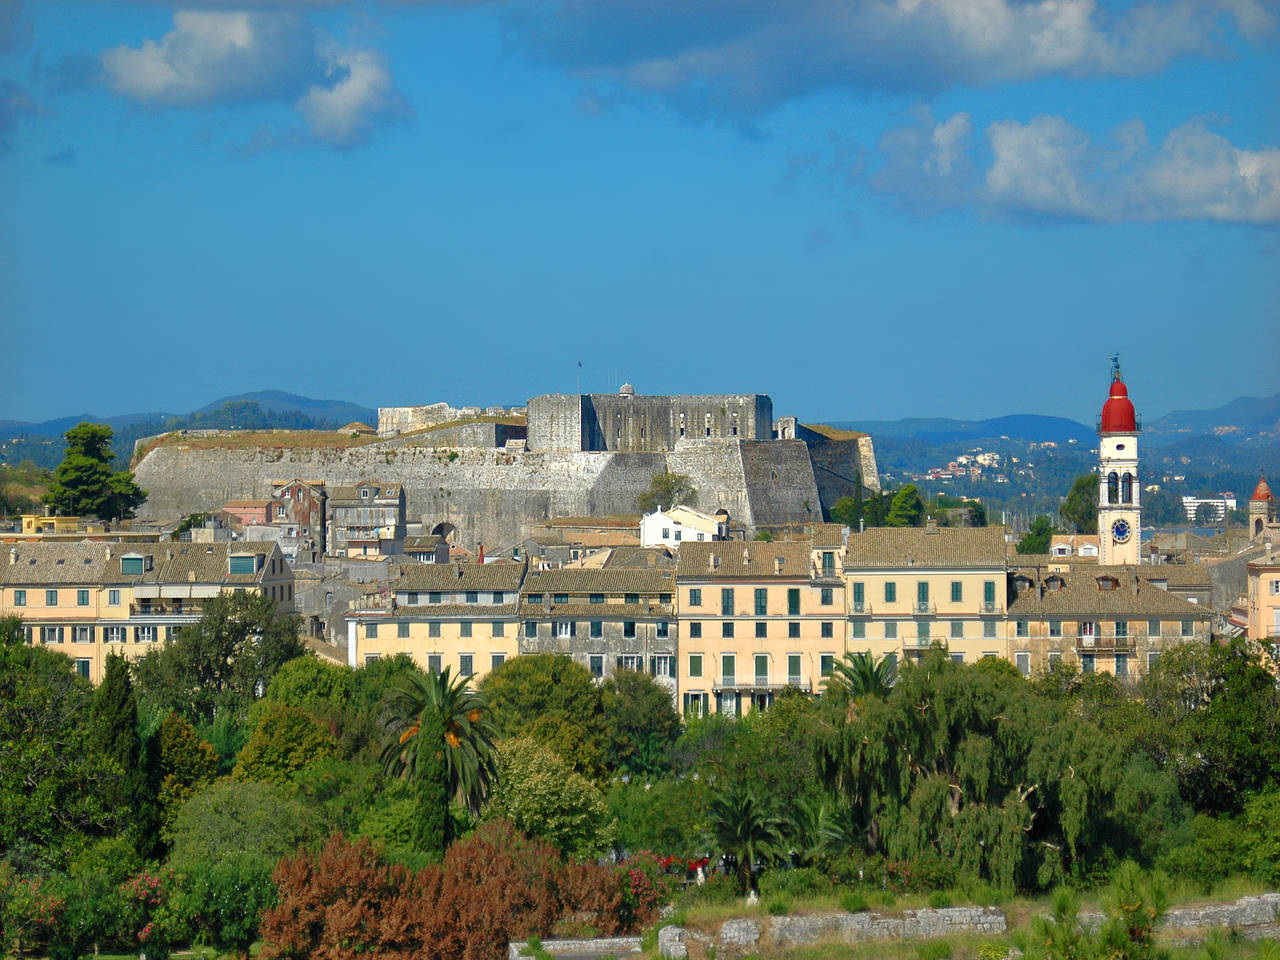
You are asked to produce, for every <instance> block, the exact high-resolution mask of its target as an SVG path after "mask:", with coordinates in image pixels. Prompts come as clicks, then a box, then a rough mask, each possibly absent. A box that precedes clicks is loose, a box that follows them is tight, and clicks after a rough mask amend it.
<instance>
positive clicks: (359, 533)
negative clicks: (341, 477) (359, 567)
mask: <svg viewBox="0 0 1280 960" xmlns="http://www.w3.org/2000/svg"><path fill="white" fill-rule="evenodd" d="M328 510H329V533H328V537H327V542H328V544H329V552H330V553H333V554H336V555H338V556H340V557H367V556H382V557H385V556H392V555H394V554H398V553H402V552H403V551H404V538H405V500H404V487H403V486H401V485H400V484H398V483H384V482H383V481H381V480H365V481H363V482H361V483H357V484H355V485H354V486H350V487H334V488H333V490H332V491H331V492H330V495H329V499H328Z"/></svg>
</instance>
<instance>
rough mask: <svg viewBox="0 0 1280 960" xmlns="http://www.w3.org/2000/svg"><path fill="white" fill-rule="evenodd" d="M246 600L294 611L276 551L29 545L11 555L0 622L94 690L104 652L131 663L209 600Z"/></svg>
mask: <svg viewBox="0 0 1280 960" xmlns="http://www.w3.org/2000/svg"><path fill="white" fill-rule="evenodd" d="M227 592H248V593H254V594H262V595H265V596H268V597H270V598H271V599H272V600H273V601H275V603H276V609H277V610H278V611H279V612H281V613H289V612H292V610H293V571H292V570H291V569H290V568H289V565H288V564H287V563H286V562H285V559H284V556H283V555H282V554H281V553H280V548H279V547H278V546H277V545H276V544H274V543H253V542H238V543H226V542H222V543H165V544H162V543H142V544H138V543H99V542H91V541H82V542H80V543H31V544H22V545H19V546H15V547H12V548H10V550H9V553H8V563H7V564H6V565H5V566H4V568H3V575H2V577H0V616H17V617H21V618H22V620H23V629H24V630H25V632H26V637H27V640H28V642H30V643H40V644H43V645H45V646H48V647H50V648H51V649H54V650H58V651H60V652H61V653H65V654H66V655H67V656H68V657H70V658H71V660H72V662H73V664H74V666H75V669H76V671H77V672H78V673H79V674H80V675H81V676H83V677H86V678H87V679H89V680H90V681H92V682H93V683H98V682H99V681H100V680H101V679H102V676H103V673H104V671H105V669H106V658H107V656H108V655H109V654H112V653H119V654H121V655H123V656H125V657H128V658H130V659H135V658H137V657H141V656H143V655H144V654H145V653H146V652H147V651H148V650H151V649H154V646H155V644H157V643H164V642H166V641H168V640H171V639H173V638H174V636H175V635H176V633H177V631H178V629H180V628H181V627H183V626H185V625H187V624H190V623H194V622H195V621H196V620H198V619H200V616H201V614H202V613H203V610H204V603H205V601H206V600H208V599H209V598H210V597H215V596H218V595H219V594H222V593H227Z"/></svg>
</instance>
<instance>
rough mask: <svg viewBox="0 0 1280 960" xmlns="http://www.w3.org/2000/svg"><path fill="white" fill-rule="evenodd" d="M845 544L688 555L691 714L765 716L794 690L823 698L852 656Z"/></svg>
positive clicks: (686, 692) (685, 699) (684, 683)
mask: <svg viewBox="0 0 1280 960" xmlns="http://www.w3.org/2000/svg"><path fill="white" fill-rule="evenodd" d="M825 526H826V525H824V528H825ZM842 541H843V538H842V537H839V536H837V537H834V538H830V540H829V542H822V538H821V537H820V538H819V539H818V540H817V541H815V540H803V541H784V542H778V543H766V542H759V541H748V542H742V541H722V542H715V543H696V542H695V543H686V544H685V545H684V546H682V547H681V548H680V558H679V562H678V563H677V565H676V582H677V586H678V594H679V602H678V610H679V622H680V651H679V658H678V671H677V676H678V685H679V693H680V703H681V708H682V711H683V713H684V714H685V715H686V716H696V715H699V714H706V713H708V712H712V711H714V712H716V713H725V714H735V715H736V714H741V713H744V712H746V711H748V710H752V709H764V708H766V707H768V706H769V705H770V704H771V703H772V702H773V699H774V697H775V695H776V694H777V693H778V691H780V690H782V689H784V688H786V687H796V688H798V689H801V690H804V691H806V692H808V693H818V692H820V691H821V684H822V678H823V677H824V676H826V675H828V674H829V673H830V672H831V667H832V665H833V664H834V662H835V661H836V659H837V658H839V657H841V656H843V655H844V653H845V650H846V643H845V599H844V598H845V591H844V581H843V579H842V577H843V572H842V567H841V563H840V559H841V555H842V554H843V552H844V547H843V543H842Z"/></svg>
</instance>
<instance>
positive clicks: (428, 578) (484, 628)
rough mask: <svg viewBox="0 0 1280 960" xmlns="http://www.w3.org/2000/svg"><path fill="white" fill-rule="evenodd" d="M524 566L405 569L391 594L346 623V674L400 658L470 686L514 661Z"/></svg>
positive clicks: (360, 606) (368, 601)
mask: <svg viewBox="0 0 1280 960" xmlns="http://www.w3.org/2000/svg"><path fill="white" fill-rule="evenodd" d="M524 574H525V564H523V563H486V564H479V563H445V564H437V563H413V564H406V565H405V566H404V568H403V572H402V574H401V577H400V579H399V580H398V581H397V582H396V584H395V587H394V590H389V591H387V592H386V593H384V594H374V595H371V596H368V597H366V598H365V599H364V601H363V602H360V603H357V605H356V610H355V612H354V613H353V614H352V615H351V616H350V617H348V619H347V657H348V662H349V663H350V664H351V666H353V667H358V666H364V665H365V664H367V663H370V662H371V661H374V660H380V659H382V658H383V657H394V656H397V655H399V654H406V655H408V656H410V657H412V658H413V660H414V662H415V663H417V664H418V666H420V667H421V668H422V669H424V670H427V671H430V672H433V673H438V672H440V671H441V670H442V669H444V668H445V667H448V668H449V671H450V672H451V673H452V674H453V675H454V676H458V675H462V676H471V677H475V678H476V679H477V680H479V679H480V678H482V677H484V675H485V674H487V673H488V672H489V671H490V670H492V669H493V668H494V667H497V666H499V665H501V664H502V663H504V662H505V661H506V660H507V659H508V658H510V657H514V656H517V655H518V654H519V652H520V649H519V634H520V629H519V628H520V623H519V618H518V615H517V607H518V605H519V599H520V584H521V583H522V582H523V580H524Z"/></svg>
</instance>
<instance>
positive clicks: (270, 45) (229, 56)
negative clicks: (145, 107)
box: [102, 10, 324, 107]
mask: <svg viewBox="0 0 1280 960" xmlns="http://www.w3.org/2000/svg"><path fill="white" fill-rule="evenodd" d="M102 65H103V67H104V69H105V70H106V73H107V79H108V82H109V83H110V84H111V87H112V88H113V89H114V90H115V91H116V92H117V93H119V94H122V95H123V96H126V97H129V98H130V99H134V100H140V101H143V102H149V103H155V104H161V105H165V106H183V107H190V106H199V105H202V104H208V103H226V102H245V101H253V100H292V99H294V98H296V97H297V96H298V95H299V94H300V93H301V92H302V91H304V90H306V88H307V85H308V84H309V83H310V82H311V81H313V80H315V79H318V78H319V77H321V76H323V70H324V67H323V64H322V63H321V61H320V59H319V57H318V56H317V54H316V38H315V33H314V31H313V30H312V28H311V25H310V24H309V23H308V22H307V21H306V20H305V19H304V18H303V17H301V16H299V15H298V14H295V13H249V12H246V11H235V12H226V13H219V12H204V11H195V10H179V11H177V12H176V13H174V15H173V30H171V31H170V32H169V33H167V34H165V35H164V37H163V38H162V39H161V40H160V42H159V43H157V42H155V41H153V40H144V41H143V42H142V46H141V47H139V48H133V47H124V46H121V47H115V48H113V49H111V50H108V51H106V52H105V53H104V54H103V55H102Z"/></svg>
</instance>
